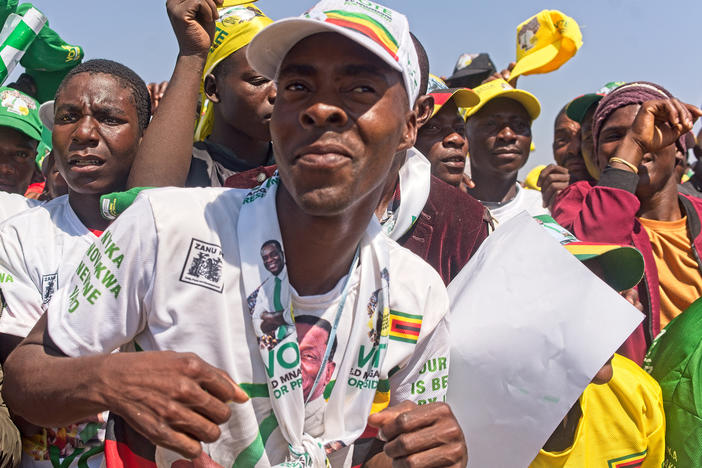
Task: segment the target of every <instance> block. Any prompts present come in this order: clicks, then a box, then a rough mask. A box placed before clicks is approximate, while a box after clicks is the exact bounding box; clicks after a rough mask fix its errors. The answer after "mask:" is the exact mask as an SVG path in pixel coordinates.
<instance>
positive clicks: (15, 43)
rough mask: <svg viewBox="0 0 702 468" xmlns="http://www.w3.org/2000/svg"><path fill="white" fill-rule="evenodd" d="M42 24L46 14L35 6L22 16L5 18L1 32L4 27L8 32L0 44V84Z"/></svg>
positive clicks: (44, 22)
mask: <svg viewBox="0 0 702 468" xmlns="http://www.w3.org/2000/svg"><path fill="white" fill-rule="evenodd" d="M44 24H46V16H44V15H43V14H42V13H41V12H40V11H39V10H37V9H36V8H30V9H29V10H27V12H26V13H25V14H24V16H18V15H15V14H12V15H10V16H9V17H8V18H7V21H5V28H3V33H5V32H6V31H5V29H9V30H10V32H9V34H7V36H5V37H4V40H3V41H2V44H1V45H0V84H2V83H4V82H5V80H6V79H7V77H8V75H9V74H10V73H12V70H13V69H14V68H15V67H16V66H17V64H18V63H19V61H20V59H21V58H22V56H24V53H25V52H26V51H27V49H29V46H30V45H32V42H34V39H36V37H37V35H38V34H39V31H41V28H43V27H44ZM3 36H4V34H3Z"/></svg>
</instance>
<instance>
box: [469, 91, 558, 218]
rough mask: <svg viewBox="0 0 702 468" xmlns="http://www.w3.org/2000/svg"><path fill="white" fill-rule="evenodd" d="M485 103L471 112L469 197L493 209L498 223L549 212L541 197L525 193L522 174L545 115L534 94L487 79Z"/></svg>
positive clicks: (526, 191)
mask: <svg viewBox="0 0 702 468" xmlns="http://www.w3.org/2000/svg"><path fill="white" fill-rule="evenodd" d="M475 92H476V93H478V95H479V96H480V103H479V104H478V105H476V106H473V107H471V108H470V109H469V110H468V113H467V120H466V135H467V136H468V142H469V145H470V165H471V173H472V178H473V182H474V183H475V187H473V188H469V189H468V193H469V194H470V195H472V196H474V197H475V198H477V199H478V200H480V201H481V203H482V204H483V205H484V206H485V207H487V208H488V209H489V210H490V213H491V214H492V216H493V217H494V218H495V219H496V220H497V222H498V223H504V222H505V221H507V220H508V219H510V218H511V217H512V216H514V215H516V214H518V213H519V212H521V211H523V210H526V211H528V212H529V214H531V215H532V216H538V215H542V214H547V213H548V210H547V209H545V208H544V207H543V205H542V200H541V194H540V193H539V192H537V191H530V190H524V189H522V188H521V186H520V185H519V183H518V182H517V174H518V172H519V169H521V168H522V167H523V166H524V164H526V162H527V158H528V157H529V150H530V147H531V123H532V121H533V120H534V119H536V118H537V117H538V115H539V113H540V112H541V107H540V105H539V101H538V100H537V99H536V97H534V96H533V95H532V94H531V93H528V92H526V91H523V90H520V89H515V88H513V87H512V86H510V85H509V84H508V83H507V82H506V81H504V80H502V79H497V80H493V81H488V82H487V83H484V84H482V85H480V86H478V87H477V88H475Z"/></svg>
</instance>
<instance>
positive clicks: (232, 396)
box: [200, 367, 249, 403]
mask: <svg viewBox="0 0 702 468" xmlns="http://www.w3.org/2000/svg"><path fill="white" fill-rule="evenodd" d="M213 369H214V374H212V375H210V376H208V379H203V380H201V381H200V384H201V385H202V388H204V389H205V390H207V391H208V392H209V393H211V394H212V395H214V396H215V397H217V398H218V399H219V400H220V401H223V402H225V403H227V402H230V401H233V402H235V403H245V402H247V401H249V396H248V395H247V394H246V392H245V391H243V390H242V389H241V387H239V386H238V385H237V384H236V383H234V381H233V380H232V378H231V377H229V375H228V374H227V373H226V372H224V371H223V370H222V369H217V368H216V367H215V368H213Z"/></svg>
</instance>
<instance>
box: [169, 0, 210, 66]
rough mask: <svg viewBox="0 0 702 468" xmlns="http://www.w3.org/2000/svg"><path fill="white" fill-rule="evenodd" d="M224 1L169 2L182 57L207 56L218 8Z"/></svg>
mask: <svg viewBox="0 0 702 468" xmlns="http://www.w3.org/2000/svg"><path fill="white" fill-rule="evenodd" d="M222 1H223V0H167V1H166V10H167V11H168V18H169V19H170V20H171V26H172V27H173V32H175V35H176V39H178V46H179V48H180V55H202V56H206V55H207V52H208V50H209V49H210V45H211V44H212V39H213V38H214V33H215V21H216V20H217V18H219V13H218V12H217V8H218V7H219V6H221V5H222Z"/></svg>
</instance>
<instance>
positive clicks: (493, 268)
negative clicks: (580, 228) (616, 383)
mask: <svg viewBox="0 0 702 468" xmlns="http://www.w3.org/2000/svg"><path fill="white" fill-rule="evenodd" d="M448 290H449V297H450V299H451V375H450V380H449V390H448V396H447V401H448V402H449V403H450V404H451V407H452V409H453V412H454V414H455V415H456V417H457V418H458V420H459V422H460V424H461V427H462V428H463V431H464V433H465V436H466V441H467V443H468V456H469V463H468V466H469V468H470V467H481V468H482V467H488V466H489V467H492V468H512V467H515V468H524V467H526V466H528V465H529V463H531V461H532V460H533V459H534V457H536V455H537V454H538V452H539V450H540V449H541V447H543V444H544V443H545V442H546V440H548V438H549V436H550V435H551V433H552V432H553V430H554V429H555V427H556V426H557V425H558V423H560V421H561V420H562V419H563V417H564V416H565V414H566V413H567V412H568V409H569V408H570V407H571V406H572V404H573V403H574V402H575V401H576V400H577V399H578V398H579V397H580V395H581V394H582V392H583V390H584V389H585V387H586V386H587V385H588V383H589V382H590V380H591V379H592V377H593V376H594V375H595V374H596V373H597V371H598V370H599V369H600V368H601V367H602V365H603V364H604V363H605V362H606V361H607V359H608V358H609V357H610V356H612V354H613V353H614V352H615V351H616V350H617V349H618V348H619V346H620V345H621V343H623V342H624V341H625V340H626V338H627V337H628V336H629V335H630V334H631V332H632V331H633V330H634V329H635V328H636V326H637V325H638V324H639V323H640V322H641V321H642V320H643V314H641V312H639V311H638V310H637V309H636V308H634V307H633V306H632V305H631V304H629V303H628V302H627V301H626V300H624V299H623V298H622V297H621V296H619V294H617V293H616V292H615V291H614V290H613V289H612V288H610V287H609V286H608V285H607V284H605V283H604V282H602V281H601V280H600V279H599V278H597V277H596V276H595V275H593V274H592V273H591V272H590V271H589V270H588V269H587V268H586V267H585V266H583V265H582V263H580V262H579V261H578V260H577V259H576V258H575V257H574V256H573V255H571V254H570V253H569V252H568V251H567V250H566V249H565V248H564V247H563V246H561V245H560V244H559V243H558V241H556V240H555V239H554V238H553V237H552V236H551V235H550V234H548V233H547V232H546V231H545V230H544V228H542V227H541V226H539V225H538V224H537V223H536V221H534V220H533V219H532V218H531V217H530V216H529V215H528V214H527V213H526V212H524V213H521V214H519V215H518V216H516V217H514V218H513V219H511V220H510V221H508V222H507V223H505V224H504V225H502V226H500V229H498V230H496V231H495V232H494V233H493V234H491V235H490V236H489V237H488V238H487V240H486V241H485V242H484V243H483V245H482V246H481V247H480V249H479V250H478V252H476V254H475V255H474V256H473V258H472V259H471V261H470V262H469V263H468V265H466V267H465V268H464V269H463V270H462V271H461V272H460V273H459V274H458V275H457V276H456V278H455V279H454V280H453V281H452V282H451V284H450V285H449V287H448Z"/></svg>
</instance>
